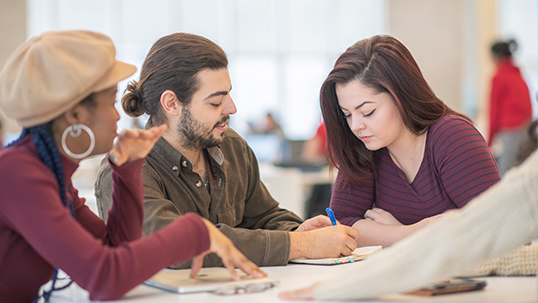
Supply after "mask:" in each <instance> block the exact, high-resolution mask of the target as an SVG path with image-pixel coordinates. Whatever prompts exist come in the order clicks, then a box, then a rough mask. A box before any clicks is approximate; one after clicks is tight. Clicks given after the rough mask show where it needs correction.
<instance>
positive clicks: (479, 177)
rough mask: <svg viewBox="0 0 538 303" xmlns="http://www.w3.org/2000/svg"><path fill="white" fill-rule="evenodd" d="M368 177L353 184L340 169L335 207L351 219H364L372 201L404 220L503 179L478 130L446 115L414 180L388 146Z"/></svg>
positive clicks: (462, 200)
mask: <svg viewBox="0 0 538 303" xmlns="http://www.w3.org/2000/svg"><path fill="white" fill-rule="evenodd" d="M376 152H377V153H379V160H378V162H377V166H376V168H375V170H374V171H373V173H372V175H371V176H370V178H369V180H368V181H366V182H363V183H362V184H358V185H354V184H350V183H349V182H346V180H345V178H344V177H343V176H342V175H341V174H338V177H337V179H336V182H335V185H334V189H333V195H332V198H331V208H332V209H333V210H334V213H335V215H336V218H337V219H338V220H339V221H340V222H341V223H342V224H346V225H349V226H351V225H353V223H355V222H356V221H357V220H360V219H364V213H365V212H366V211H367V210H368V209H371V208H372V207H374V206H375V207H378V208H382V209H384V210H386V211H388V212H390V213H391V214H392V215H393V216H394V217H395V218H396V219H398V220H399V221H400V222H401V223H402V224H413V223H416V222H418V221H420V220H422V219H424V218H427V217H431V216H433V215H437V214H440V213H443V212H445V211H447V210H449V209H455V208H461V207H463V206H465V204H467V202H469V200H471V199H472V198H474V197H476V196H477V195H479V194H480V193H482V192H483V191H485V190H486V189H488V188H489V187H490V186H492V185H493V184H495V183H496V182H498V181H499V180H500V176H499V170H498V169H497V164H496V163H495V159H494V158H493V156H492V155H491V152H490V150H489V148H488V146H487V144H486V142H485V140H484V138H483V137H482V135H481V134H480V133H479V132H478V130H477V129H476V128H475V127H474V126H473V125H472V124H471V123H470V122H469V121H467V120H465V119H464V118H462V117H459V116H455V115H450V116H445V117H443V118H442V119H441V120H439V121H438V122H437V123H435V124H433V125H432V126H431V127H430V129H429V130H428V134H427V138H426V146H425V150H424V158H423V160H422V164H421V166H420V168H419V171H418V173H417V175H416V177H415V179H414V180H413V181H412V182H411V183H409V182H408V181H407V177H406V176H405V174H404V172H403V171H402V170H401V169H400V168H399V167H398V166H396V164H395V163H394V161H393V160H392V159H391V157H390V155H389V152H388V150H387V149H386V148H382V149H380V150H378V151H376Z"/></svg>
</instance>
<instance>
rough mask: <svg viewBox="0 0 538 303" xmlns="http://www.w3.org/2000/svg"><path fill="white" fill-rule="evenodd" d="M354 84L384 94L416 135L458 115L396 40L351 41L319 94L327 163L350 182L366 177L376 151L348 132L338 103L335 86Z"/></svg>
mask: <svg viewBox="0 0 538 303" xmlns="http://www.w3.org/2000/svg"><path fill="white" fill-rule="evenodd" d="M353 80H359V81H360V82H361V83H362V84H363V85H365V86H367V87H369V88H371V89H373V90H374V91H375V92H377V93H382V92H387V93H389V94H390V95H391V96H392V98H393V100H394V101H395V103H396V107H397V108H398V110H399V112H400V115H401V117H402V120H403V123H404V124H405V126H406V127H407V128H408V129H409V130H410V131H411V132H412V133H414V134H416V135H419V134H422V133H424V132H425V131H426V130H427V129H428V127H429V126H430V125H432V124H434V123H435V122H437V121H438V120H439V119H441V118H442V117H443V116H445V115H450V114H456V115H459V114H458V113H456V112H455V111H453V110H452V109H450V108H449V107H448V106H447V105H446V104H444V103H443V101H441V100H440V99H439V98H437V96H436V95H435V94H434V92H433V91H432V89H431V88H430V86H429V85H428V83H427V82H426V80H425V79H424V77H423V75H422V73H421V72H420V69H419V67H418V64H417V63H416V62H415V59H413V56H412V55H411V53H410V52H409V50H408V49H407V48H406V47H405V46H404V45H403V44H402V43H401V42H400V41H398V40H397V39H396V38H394V37H391V36H386V35H383V36H374V37H372V38H369V39H365V40H361V41H359V42H357V43H355V44H354V45H352V46H351V47H350V48H348V49H347V50H346V51H345V52H344V53H343V54H342V55H341V56H340V57H339V58H338V60H336V63H335V65H334V68H333V70H332V71H331V72H330V73H329V76H328V77H327V79H326V80H325V82H324V83H323V85H322V87H321V93H320V103H321V111H322V114H323V119H324V121H325V127H326V128H327V146H328V159H329V163H330V164H331V165H333V166H335V167H336V168H338V169H339V171H340V172H341V173H342V174H343V175H344V177H345V178H346V179H347V180H348V181H350V182H351V183H354V184H357V183H359V182H360V181H361V180H364V179H365V178H367V176H368V175H371V173H372V172H373V170H374V168H375V161H376V159H375V158H376V152H375V151H370V150H368V149H367V148H366V146H365V145H364V143H363V142H362V141H360V140H359V139H358V138H357V137H356V136H355V135H354V134H353V132H352V131H351V129H350V128H349V125H348V123H347V121H346V118H345V117H344V114H343V112H342V110H341V109H340V106H339V104H338V98H337V96H336V91H335V85H336V84H337V83H339V84H346V83H349V82H350V81H353Z"/></svg>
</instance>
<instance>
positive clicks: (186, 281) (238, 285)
mask: <svg viewBox="0 0 538 303" xmlns="http://www.w3.org/2000/svg"><path fill="white" fill-rule="evenodd" d="M190 271H191V270H190V269H178V270H168V269H164V270H161V271H160V272H158V273H157V274H155V275H154V276H153V277H151V278H150V279H148V280H146V282H144V284H146V285H149V286H152V287H156V288H160V289H163V290H167V291H171V292H176V293H180V294H185V293H197V292H215V293H217V294H233V293H234V290H236V293H242V292H257V291H263V290H265V289H269V288H272V287H274V286H276V285H278V282H279V281H278V280H277V279H273V278H269V277H266V278H260V279H256V278H253V277H250V276H247V275H246V274H245V273H243V272H242V271H239V270H238V271H237V273H238V274H239V277H241V280H240V281H234V280H233V279H232V276H231V275H230V273H229V272H228V270H227V269H226V268H223V267H207V268H202V269H201V270H200V272H199V273H198V275H197V276H196V278H194V279H191V278H189V274H190ZM230 291H231V293H230Z"/></svg>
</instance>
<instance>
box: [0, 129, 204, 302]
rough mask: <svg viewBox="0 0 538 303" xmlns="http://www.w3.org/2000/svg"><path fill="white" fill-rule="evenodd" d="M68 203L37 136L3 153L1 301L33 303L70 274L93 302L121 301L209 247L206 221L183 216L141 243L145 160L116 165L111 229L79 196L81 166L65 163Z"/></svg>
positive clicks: (0, 176) (0, 165)
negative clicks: (76, 182) (76, 179)
mask: <svg viewBox="0 0 538 303" xmlns="http://www.w3.org/2000/svg"><path fill="white" fill-rule="evenodd" d="M61 161H62V165H63V169H64V178H65V180H66V194H67V199H68V201H69V199H72V200H73V203H74V206H75V214H76V219H74V218H73V217H72V216H71V213H70V211H69V210H68V209H67V208H66V207H64V206H63V204H62V201H61V199H60V195H59V193H58V192H59V185H58V182H57V181H56V178H55V177H54V174H53V173H52V172H51V171H50V169H49V168H48V167H46V166H45V164H44V163H43V162H42V161H41V160H40V159H39V157H38V153H37V149H36V147H35V145H34V143H33V140H32V139H31V137H30V136H27V137H26V138H24V139H23V140H22V141H21V142H19V143H18V144H17V145H15V146H13V147H9V148H4V149H3V150H1V151H0V193H1V195H0V298H1V301H2V302H4V301H5V302H31V301H32V300H33V299H34V298H35V297H36V296H37V293H38V289H39V287H40V286H41V285H42V284H44V283H46V282H47V281H48V280H49V279H50V278H51V277H52V273H53V267H57V268H60V269H62V270H63V271H65V272H66V273H67V274H69V275H70V276H71V278H72V279H73V280H74V281H75V282H76V283H77V284H78V285H80V286H81V287H82V288H84V289H86V290H88V291H89V293H90V299H92V300H106V299H109V300H110V299H118V298H120V297H121V296H122V295H123V294H124V293H125V292H127V291H128V290H130V289H131V288H133V287H135V286H136V285H138V284H140V283H142V282H143V281H144V280H146V279H147V278H149V277H150V276H152V275H153V274H155V273H156V272H157V271H159V270H160V269H162V268H164V267H166V266H169V265H171V264H175V263H178V262H182V261H185V260H188V259H190V258H192V257H193V256H195V255H197V254H199V253H201V252H204V251H206V250H207V249H209V235H208V233H207V229H206V227H205V224H204V223H203V221H202V220H201V219H200V218H199V217H198V216H197V215H194V214H190V215H185V216H182V217H181V218H180V219H178V220H177V221H175V222H174V223H173V224H170V225H169V226H168V227H166V228H164V229H162V230H161V231H159V232H157V233H155V234H152V235H151V236H148V237H145V238H141V236H142V220H143V205H142V202H143V188H142V178H141V174H140V170H141V168H142V163H143V162H144V159H140V160H137V161H133V162H131V163H128V164H125V165H123V166H121V167H116V166H114V165H112V166H113V169H114V172H113V180H114V192H113V201H114V203H113V206H112V209H111V210H110V213H109V219H108V224H105V223H104V222H103V221H102V220H101V219H100V218H99V217H97V216H96V215H95V214H94V213H93V212H92V211H91V210H90V209H89V208H88V207H87V206H86V205H85V204H84V202H85V200H84V199H81V198H79V197H78V192H77V190H76V189H75V188H73V186H72V183H71V176H72V175H73V173H74V172H75V170H76V169H77V167H78V166H77V165H76V164H75V163H73V162H71V161H69V160H68V159H67V158H64V157H62V159H61Z"/></svg>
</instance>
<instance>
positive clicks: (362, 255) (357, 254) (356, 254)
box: [290, 246, 383, 265]
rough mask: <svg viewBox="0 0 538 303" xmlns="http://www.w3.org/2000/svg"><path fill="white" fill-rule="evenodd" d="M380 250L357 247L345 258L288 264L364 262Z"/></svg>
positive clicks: (374, 247) (296, 261)
mask: <svg viewBox="0 0 538 303" xmlns="http://www.w3.org/2000/svg"><path fill="white" fill-rule="evenodd" d="M382 249H383V247H382V246H364V247H359V248H357V249H355V250H354V251H353V253H352V254H351V255H350V256H347V257H340V258H326V259H293V260H290V263H301V264H320V265H333V264H344V263H353V262H355V261H360V260H364V259H366V258H368V256H370V255H371V254H374V253H376V252H378V251H380V250H382Z"/></svg>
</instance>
